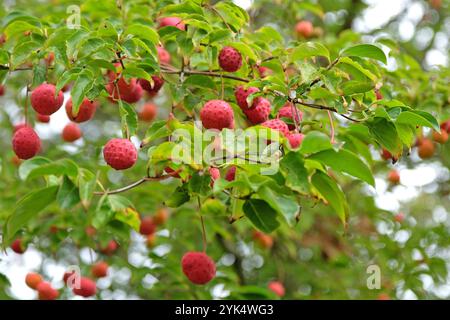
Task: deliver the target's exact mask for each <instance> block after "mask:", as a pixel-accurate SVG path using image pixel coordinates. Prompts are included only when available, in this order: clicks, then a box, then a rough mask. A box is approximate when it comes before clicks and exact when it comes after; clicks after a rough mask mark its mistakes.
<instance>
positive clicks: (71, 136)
mask: <svg viewBox="0 0 450 320" xmlns="http://www.w3.org/2000/svg"><path fill="white" fill-rule="evenodd" d="M82 135H83V134H82V133H81V130H80V127H79V126H78V125H77V124H76V123H73V122H71V123H68V124H67V125H66V126H65V127H64V129H63V131H62V134H61V136H62V139H63V140H64V141H66V142H74V141H76V140H78V139H80V138H81V136H82Z"/></svg>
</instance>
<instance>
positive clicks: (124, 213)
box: [114, 208, 141, 231]
mask: <svg viewBox="0 0 450 320" xmlns="http://www.w3.org/2000/svg"><path fill="white" fill-rule="evenodd" d="M114 219H116V220H118V221H121V222H123V223H125V224H127V225H129V226H130V227H132V228H133V229H134V230H135V231H139V227H140V225H141V219H140V218H139V213H138V212H137V211H136V210H135V209H133V208H125V209H122V210H119V211H117V212H116V214H115V215H114Z"/></svg>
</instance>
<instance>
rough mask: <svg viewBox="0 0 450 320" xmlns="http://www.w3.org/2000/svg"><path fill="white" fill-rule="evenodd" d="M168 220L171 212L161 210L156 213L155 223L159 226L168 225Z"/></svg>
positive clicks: (164, 209)
mask: <svg viewBox="0 0 450 320" xmlns="http://www.w3.org/2000/svg"><path fill="white" fill-rule="evenodd" d="M167 219H169V211H168V210H167V209H166V208H160V209H158V211H156V214H155V216H154V217H153V222H154V223H155V224H156V225H157V226H159V225H162V224H164V223H166V221H167Z"/></svg>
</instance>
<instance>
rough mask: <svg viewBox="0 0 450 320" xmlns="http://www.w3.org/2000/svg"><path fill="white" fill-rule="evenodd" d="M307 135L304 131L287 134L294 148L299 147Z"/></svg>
mask: <svg viewBox="0 0 450 320" xmlns="http://www.w3.org/2000/svg"><path fill="white" fill-rule="evenodd" d="M304 137H305V136H304V135H303V134H302V133H290V134H288V135H287V138H288V141H289V145H290V146H291V148H292V149H297V148H298V147H300V145H301V144H302V141H303V138H304Z"/></svg>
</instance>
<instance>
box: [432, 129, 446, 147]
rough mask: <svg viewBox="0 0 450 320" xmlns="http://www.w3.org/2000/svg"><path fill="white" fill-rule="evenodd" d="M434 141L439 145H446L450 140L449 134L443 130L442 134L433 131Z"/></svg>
mask: <svg viewBox="0 0 450 320" xmlns="http://www.w3.org/2000/svg"><path fill="white" fill-rule="evenodd" d="M433 140H434V141H436V142H438V143H441V144H442V143H446V142H447V140H448V133H447V131H446V130H444V129H441V132H437V131H433Z"/></svg>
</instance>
